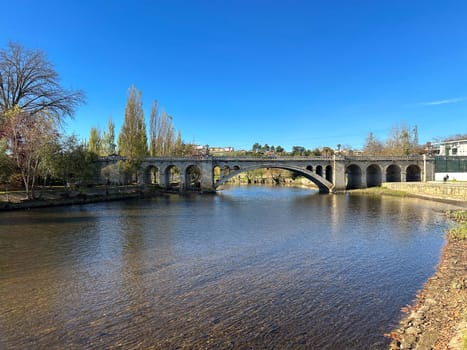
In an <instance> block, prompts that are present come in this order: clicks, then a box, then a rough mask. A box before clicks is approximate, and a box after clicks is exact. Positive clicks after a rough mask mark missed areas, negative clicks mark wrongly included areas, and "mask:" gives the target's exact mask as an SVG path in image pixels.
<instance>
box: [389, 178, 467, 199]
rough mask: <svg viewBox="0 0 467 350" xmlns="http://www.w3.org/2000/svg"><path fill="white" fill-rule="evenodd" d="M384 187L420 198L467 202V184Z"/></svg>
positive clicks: (422, 184)
mask: <svg viewBox="0 0 467 350" xmlns="http://www.w3.org/2000/svg"><path fill="white" fill-rule="evenodd" d="M382 187H384V188H388V189H390V190H393V191H399V192H405V193H410V194H413V195H417V196H418V197H420V198H427V199H435V200H436V199H438V200H449V201H457V202H467V182H435V181H431V182H385V183H383V184H382Z"/></svg>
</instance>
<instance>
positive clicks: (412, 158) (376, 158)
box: [340, 155, 433, 161]
mask: <svg viewBox="0 0 467 350" xmlns="http://www.w3.org/2000/svg"><path fill="white" fill-rule="evenodd" d="M340 159H342V160H347V161H349V160H350V161H352V160H354V161H368V160H374V161H386V160H389V161H406V160H409V161H418V160H420V161H421V160H423V159H424V157H423V155H410V156H344V157H341V158H340ZM425 159H427V160H429V159H432V160H433V158H428V157H426V158H425Z"/></svg>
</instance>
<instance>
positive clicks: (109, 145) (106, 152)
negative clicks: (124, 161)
mask: <svg viewBox="0 0 467 350" xmlns="http://www.w3.org/2000/svg"><path fill="white" fill-rule="evenodd" d="M115 147H116V145H115V124H114V122H113V121H112V118H109V121H108V123H107V131H104V134H103V135H102V140H101V155H103V156H110V155H111V154H115Z"/></svg>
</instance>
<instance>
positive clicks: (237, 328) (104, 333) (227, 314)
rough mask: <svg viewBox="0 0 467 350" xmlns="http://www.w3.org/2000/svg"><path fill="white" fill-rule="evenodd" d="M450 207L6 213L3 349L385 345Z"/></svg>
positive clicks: (323, 198) (234, 197) (257, 190)
mask: <svg viewBox="0 0 467 350" xmlns="http://www.w3.org/2000/svg"><path fill="white" fill-rule="evenodd" d="M444 208H445V206H444V205H441V204H434V203H429V202H424V201H421V200H415V199H400V198H383V199H382V198H372V197H360V196H346V195H318V194H316V193H314V192H311V191H309V190H303V189H290V188H270V187H233V188H230V189H228V190H227V191H223V192H222V193H220V194H219V195H215V196H214V195H213V196H210V195H207V196H199V195H193V196H187V197H178V196H170V197H164V198H157V199H151V200H140V201H128V202H112V203H101V204H94V205H87V206H74V207H63V208H53V209H43V210H42V209H41V210H31V211H25V212H8V213H0V296H1V303H0V348H2V349H3V348H5V349H33V348H47V349H53V348H57V349H59V348H67V349H73V348H75V349H102V348H122V349H147V348H153V349H178V348H212V349H229V348H230V349H247V348H257V349H264V348H276V349H286V348H289V349H295V348H297V349H299V348H303V349H384V348H387V344H388V341H387V340H386V339H385V338H384V337H383V334H384V333H385V332H388V331H390V330H391V328H392V327H393V326H394V325H395V324H396V323H397V320H398V318H399V316H400V312H399V310H400V308H401V307H402V306H404V305H405V304H407V303H410V302H411V301H412V299H413V298H414V295H415V292H416V291H417V289H420V288H421V286H422V285H423V283H424V282H425V280H426V279H427V278H428V277H429V276H430V275H431V274H432V273H433V271H434V267H435V265H436V264H437V261H438V257H439V253H440V249H441V245H442V241H443V240H442V236H443V233H442V230H443V228H444V225H445V224H444V219H443V217H442V215H441V213H440V211H441V210H442V209H444Z"/></svg>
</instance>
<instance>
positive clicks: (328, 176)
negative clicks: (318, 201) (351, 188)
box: [325, 165, 332, 183]
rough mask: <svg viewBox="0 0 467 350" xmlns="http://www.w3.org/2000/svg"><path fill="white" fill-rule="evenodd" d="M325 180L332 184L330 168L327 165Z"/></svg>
mask: <svg viewBox="0 0 467 350" xmlns="http://www.w3.org/2000/svg"><path fill="white" fill-rule="evenodd" d="M325 174H326V180H328V181H329V182H330V183H332V166H330V165H328V166H326V168H325Z"/></svg>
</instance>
